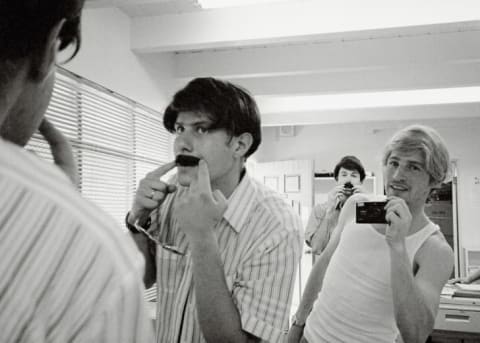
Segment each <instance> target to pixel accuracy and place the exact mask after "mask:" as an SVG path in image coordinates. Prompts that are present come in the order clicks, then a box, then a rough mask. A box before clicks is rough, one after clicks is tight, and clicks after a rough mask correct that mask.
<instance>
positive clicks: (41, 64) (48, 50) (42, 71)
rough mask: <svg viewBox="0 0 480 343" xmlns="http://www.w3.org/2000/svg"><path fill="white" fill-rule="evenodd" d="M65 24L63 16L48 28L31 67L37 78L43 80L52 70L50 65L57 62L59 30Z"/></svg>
mask: <svg viewBox="0 0 480 343" xmlns="http://www.w3.org/2000/svg"><path fill="white" fill-rule="evenodd" d="M64 24H65V18H62V19H61V20H59V21H58V22H57V23H56V24H55V25H54V26H53V27H52V29H51V30H50V32H49V34H48V37H47V41H46V44H45V45H44V47H43V50H41V54H40V56H39V57H38V60H37V63H34V65H33V67H34V68H35V69H36V70H35V71H34V75H36V76H37V78H38V80H44V79H45V78H46V77H48V76H49V75H50V73H51V71H52V67H53V66H54V65H55V63H56V62H57V55H58V52H59V49H60V43H61V41H60V37H59V36H60V32H61V31H62V28H63V25H64Z"/></svg>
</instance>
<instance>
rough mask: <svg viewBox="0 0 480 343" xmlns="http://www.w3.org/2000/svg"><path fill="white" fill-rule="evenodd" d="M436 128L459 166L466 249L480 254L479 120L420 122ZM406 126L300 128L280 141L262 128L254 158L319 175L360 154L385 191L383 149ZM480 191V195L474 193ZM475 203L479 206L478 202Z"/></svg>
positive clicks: (272, 129)
mask: <svg viewBox="0 0 480 343" xmlns="http://www.w3.org/2000/svg"><path fill="white" fill-rule="evenodd" d="M418 122H419V123H423V124H426V125H430V126H432V127H434V128H436V129H437V130H438V131H439V132H440V134H441V135H442V136H443V137H444V139H445V140H446V142H447V144H448V147H449V149H450V153H451V157H452V158H453V159H457V164H458V196H459V198H458V205H459V229H460V232H461V237H460V240H461V244H462V246H463V247H465V248H471V249H480V224H479V217H478V213H479V211H480V200H478V199H479V198H480V194H478V193H477V192H480V185H476V186H474V182H475V181H474V178H475V177H479V176H480V153H479V150H480V118H468V119H441V120H438V119H437V120H423V121H418ZM411 123H413V122H406V121H390V122H364V123H351V124H334V125H312V126H302V127H296V135H295V136H294V137H279V135H278V128H275V127H266V128H264V129H263V142H262V145H261V146H260V149H259V151H258V152H257V153H256V154H255V159H256V160H257V161H258V162H267V161H276V160H289V159H314V160H315V171H316V172H320V171H332V170H333V167H334V166H335V164H336V163H337V162H338V160H339V159H340V158H341V157H342V156H343V155H347V154H352V155H356V156H357V157H358V158H360V160H361V161H362V163H363V164H364V166H365V169H367V170H369V171H372V172H374V173H375V175H376V176H377V177H378V181H377V188H378V189H377V191H378V192H379V191H381V187H382V182H383V181H382V177H381V174H382V173H381V163H380V161H381V153H382V147H383V145H384V144H385V142H387V140H388V139H389V138H390V137H391V136H392V134H393V133H394V132H395V131H396V130H397V129H399V128H401V127H403V126H405V125H407V124H411ZM475 189H476V190H475ZM474 200H475V202H474Z"/></svg>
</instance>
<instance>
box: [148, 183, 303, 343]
mask: <svg viewBox="0 0 480 343" xmlns="http://www.w3.org/2000/svg"><path fill="white" fill-rule="evenodd" d="M185 191H186V189H185V188H183V187H179V189H178V190H177V192H175V193H174V194H171V195H169V196H168V197H167V199H166V200H165V202H164V203H163V204H162V206H161V208H160V212H159V215H157V213H154V215H153V216H152V218H153V220H154V222H153V223H152V226H151V232H152V234H153V235H154V236H156V237H157V238H158V239H159V240H160V241H161V242H163V243H164V244H168V245H169V246H174V247H175V249H165V248H164V247H162V246H161V245H157V248H156V262H157V288H158V291H157V292H158V293H157V302H158V304H157V342H158V343H178V342H182V343H183V342H184V343H197V342H205V339H204V338H203V336H202V332H201V328H200V325H199V322H198V319H197V317H196V316H197V312H196V306H195V292H194V291H193V287H194V285H193V282H192V280H193V276H192V261H191V256H190V254H189V249H188V241H187V237H186V236H185V234H184V233H183V232H182V231H181V230H180V229H179V227H178V225H177V224H176V220H175V218H174V217H173V215H172V208H173V206H174V204H175V199H177V198H178V197H182V196H183V195H184V194H185ZM156 218H160V219H158V220H156ZM158 221H159V222H160V225H156V223H157V222H158ZM215 233H216V235H217V239H218V246H219V248H220V255H221V259H222V262H223V266H224V271H225V279H226V283H227V286H228V288H229V291H230V292H231V296H232V298H233V301H234V303H235V304H236V306H237V308H238V311H239V314H240V317H241V323H242V329H243V330H244V331H246V332H249V333H251V334H252V335H254V336H256V337H259V338H261V339H262V342H274V343H278V342H282V341H283V340H284V339H285V337H286V332H287V330H288V316H289V313H290V306H291V299H292V292H293V286H294V282H295V275H296V270H297V267H298V264H299V261H300V256H301V250H302V242H303V241H302V240H303V235H302V226H301V220H300V218H299V217H298V215H296V214H294V212H293V210H292V209H291V207H290V206H288V204H286V203H285V201H284V200H283V199H282V198H281V197H280V196H279V195H278V194H276V193H275V192H273V191H271V190H269V189H267V188H266V187H265V186H263V185H262V184H260V183H258V182H256V181H255V180H253V179H252V178H250V177H249V176H248V175H245V176H244V177H243V178H242V181H241V182H240V184H239V185H238V186H237V188H236V189H235V191H234V192H233V193H232V195H231V196H230V198H229V199H228V207H227V210H226V212H225V213H224V216H223V218H222V220H221V221H220V222H219V223H218V224H217V226H216V228H215ZM173 250H177V252H175V251H173ZM178 252H179V253H178Z"/></svg>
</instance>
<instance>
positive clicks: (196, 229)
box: [126, 78, 302, 343]
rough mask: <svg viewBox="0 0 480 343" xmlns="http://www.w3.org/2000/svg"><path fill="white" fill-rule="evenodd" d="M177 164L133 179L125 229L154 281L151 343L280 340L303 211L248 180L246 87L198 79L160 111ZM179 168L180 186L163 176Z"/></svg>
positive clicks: (255, 127)
mask: <svg viewBox="0 0 480 343" xmlns="http://www.w3.org/2000/svg"><path fill="white" fill-rule="evenodd" d="M163 120H164V126H165V127H166V129H167V130H168V131H170V132H172V133H173V134H175V143H174V151H175V155H176V163H174V162H172V163H167V164H165V165H163V166H161V167H160V168H158V169H156V170H154V171H152V172H151V173H149V174H148V175H147V176H146V177H145V178H144V179H143V180H142V181H141V182H140V184H139V187H138V189H137V193H136V195H135V199H134V203H133V205H132V209H131V211H130V212H129V214H128V215H127V218H126V219H127V220H126V221H127V227H129V229H130V230H131V231H132V232H133V236H134V239H135V240H136V242H137V245H138V246H139V248H140V250H141V251H142V252H143V254H144V255H145V258H146V265H147V269H146V274H145V279H144V281H145V283H146V285H147V286H151V285H152V284H153V283H154V282H155V280H156V281H157V287H158V292H157V295H158V297H157V342H159V343H170V342H171V343H173V342H175V343H176V342H193V343H194V342H275V343H276V342H281V341H283V340H284V339H285V337H286V331H287V330H288V315H289V312H290V305H291V299H292V291H293V284H294V281H295V274H296V268H297V266H298V263H299V261H300V255H301V250H302V235H301V222H300V218H299V217H298V216H297V215H295V214H294V213H293V211H292V209H291V208H290V207H289V206H288V205H287V204H286V203H285V202H284V200H283V199H282V198H280V197H279V196H278V195H277V194H276V193H274V192H273V191H270V190H268V189H267V188H266V187H265V186H263V185H261V184H260V183H258V182H256V181H254V180H253V179H252V178H251V177H250V176H249V175H248V172H247V171H246V169H245V160H246V158H247V157H248V156H250V155H251V154H252V153H254V152H255V150H256V149H257V147H258V145H259V144H260V141H261V129H260V118H259V113H258V109H257V106H256V104H255V101H254V100H253V98H252V97H251V96H250V95H249V94H248V93H247V92H246V91H244V90H243V89H241V88H239V87H237V86H235V85H233V84H231V83H228V82H223V81H220V80H216V79H213V78H198V79H194V80H192V81H191V82H190V83H189V84H187V86H186V87H185V88H184V89H182V90H180V91H179V92H177V93H176V94H175V96H174V98H173V101H172V102H171V104H170V105H169V106H168V107H167V109H166V110H165V113H164V119H163ZM175 166H177V175H176V184H168V183H165V182H163V181H161V180H160V177H162V176H163V175H164V174H165V173H167V172H168V171H169V170H170V169H172V168H174V167H175Z"/></svg>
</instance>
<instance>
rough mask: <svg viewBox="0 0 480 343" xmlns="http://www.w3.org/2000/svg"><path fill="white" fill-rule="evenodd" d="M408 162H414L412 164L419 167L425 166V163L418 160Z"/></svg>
mask: <svg viewBox="0 0 480 343" xmlns="http://www.w3.org/2000/svg"><path fill="white" fill-rule="evenodd" d="M408 163H410V164H414V165H417V166H420V167H422V168H424V167H425V163H423V162H419V161H408Z"/></svg>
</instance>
